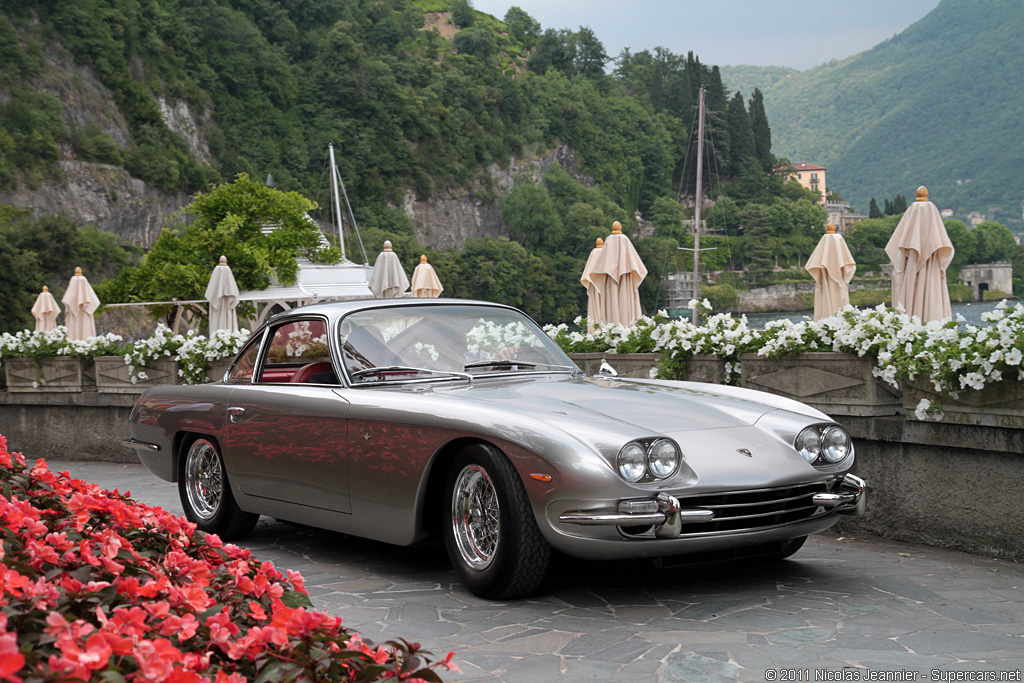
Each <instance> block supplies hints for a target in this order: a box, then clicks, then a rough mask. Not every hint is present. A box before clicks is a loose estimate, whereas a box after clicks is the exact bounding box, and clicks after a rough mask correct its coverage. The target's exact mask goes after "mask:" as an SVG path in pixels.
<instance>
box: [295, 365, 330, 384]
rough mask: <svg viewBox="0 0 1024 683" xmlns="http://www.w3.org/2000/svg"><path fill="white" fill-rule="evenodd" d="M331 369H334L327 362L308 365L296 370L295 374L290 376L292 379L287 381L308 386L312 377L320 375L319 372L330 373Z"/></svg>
mask: <svg viewBox="0 0 1024 683" xmlns="http://www.w3.org/2000/svg"><path fill="white" fill-rule="evenodd" d="M333 369H334V368H333V367H332V366H331V364H330V363H328V362H327V361H319V362H317V363H308V364H306V365H303V366H302V367H301V368H299V369H298V370H296V371H295V374H294V375H292V378H291V379H290V380H288V381H289V382H291V383H292V384H298V383H302V384H308V383H309V380H310V378H311V377H312V376H313V375H317V374H320V373H321V372H331V371H332V370H333Z"/></svg>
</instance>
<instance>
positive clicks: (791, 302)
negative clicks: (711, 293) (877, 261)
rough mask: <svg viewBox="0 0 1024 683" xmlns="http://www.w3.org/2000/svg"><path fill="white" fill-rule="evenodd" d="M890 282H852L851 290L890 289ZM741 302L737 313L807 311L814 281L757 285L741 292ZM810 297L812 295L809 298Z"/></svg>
mask: <svg viewBox="0 0 1024 683" xmlns="http://www.w3.org/2000/svg"><path fill="white" fill-rule="evenodd" d="M888 287H889V282H888V281H885V282H881V283H879V282H857V281H854V282H851V283H850V291H851V292H856V291H858V290H861V289H888ZM739 296H740V302H739V305H738V306H737V307H736V312H737V313H761V312H763V311H805V310H807V309H808V302H809V303H810V306H811V307H813V305H814V283H813V282H785V283H782V284H778V285H769V286H768V287H757V288H754V289H750V290H746V291H741V292H739ZM808 297H810V298H809V299H808Z"/></svg>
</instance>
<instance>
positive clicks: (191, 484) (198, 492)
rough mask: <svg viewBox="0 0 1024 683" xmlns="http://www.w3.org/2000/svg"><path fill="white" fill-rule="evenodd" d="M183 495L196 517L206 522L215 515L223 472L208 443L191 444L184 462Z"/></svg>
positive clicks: (211, 446) (220, 493)
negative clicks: (186, 497)
mask: <svg viewBox="0 0 1024 683" xmlns="http://www.w3.org/2000/svg"><path fill="white" fill-rule="evenodd" d="M185 493H186V494H187V495H188V503H189V506H190V507H191V508H192V511H193V512H194V513H195V515H196V516H197V517H199V518H200V519H202V520H203V521H208V520H210V519H212V518H213V516H214V515H215V514H217V510H218V509H219V508H220V501H221V497H222V496H223V495H224V472H223V470H222V469H221V466H220V458H219V457H218V456H217V450H216V449H215V448H214V447H213V444H211V443H210V442H209V441H204V440H202V439H200V440H199V441H196V442H195V443H194V444H192V447H191V448H190V449H189V451H188V457H187V458H186V460H185Z"/></svg>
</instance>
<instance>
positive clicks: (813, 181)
mask: <svg viewBox="0 0 1024 683" xmlns="http://www.w3.org/2000/svg"><path fill="white" fill-rule="evenodd" d="M793 176H794V177H795V178H796V180H797V182H798V183H800V184H801V185H803V186H804V187H806V188H807V189H808V190H811V191H813V192H820V193H821V203H822V205H824V204H825V195H827V194H828V191H827V190H826V189H825V188H826V187H828V186H827V185H826V184H825V167H824V166H815V165H814V164H809V163H807V162H806V161H801V162H800V163H799V164H793Z"/></svg>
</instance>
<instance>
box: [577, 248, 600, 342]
mask: <svg viewBox="0 0 1024 683" xmlns="http://www.w3.org/2000/svg"><path fill="white" fill-rule="evenodd" d="M603 246H604V240H603V239H601V238H600V237H598V238H597V246H595V247H594V248H593V249H591V250H590V256H588V257H587V265H585V266H583V274H582V275H580V284H581V285H583V286H584V287H586V288H587V331H588V332H593V331H594V325H595V324H596V323H603V322H604V319H603V316H604V310H602V308H601V287H600V286H599V285H598V282H596V281H595V279H596V280H598V281H599V280H601V279H603V278H602V277H601V276H600V275H595V274H594V267H595V265H596V264H597V260H598V259H599V258H601V248H602V247H603Z"/></svg>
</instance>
